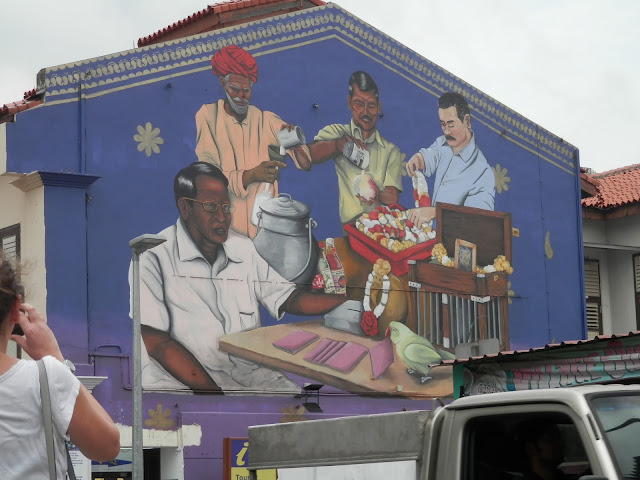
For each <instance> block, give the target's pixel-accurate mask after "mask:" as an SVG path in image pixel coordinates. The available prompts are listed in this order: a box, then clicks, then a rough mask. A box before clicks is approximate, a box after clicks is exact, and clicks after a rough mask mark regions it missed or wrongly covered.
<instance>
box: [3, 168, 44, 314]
mask: <svg viewBox="0 0 640 480" xmlns="http://www.w3.org/2000/svg"><path fill="white" fill-rule="evenodd" d="M21 177H23V175H16V174H10V173H5V174H3V175H0V205H2V208H0V228H4V227H9V226H11V225H15V224H18V223H19V224H20V250H21V252H20V253H21V260H22V263H23V264H24V266H25V267H26V271H25V276H23V279H22V281H23V284H24V287H25V295H26V297H27V300H28V301H29V303H31V304H33V305H34V306H35V307H36V308H38V310H40V311H41V312H44V313H45V314H46V311H45V308H46V304H47V303H46V300H47V285H46V269H45V241H44V187H43V186H42V185H39V186H35V187H33V188H31V189H30V190H28V191H27V192H23V191H22V190H20V189H19V188H17V187H16V186H15V185H12V183H11V182H13V181H15V180H17V179H19V178H21Z"/></svg>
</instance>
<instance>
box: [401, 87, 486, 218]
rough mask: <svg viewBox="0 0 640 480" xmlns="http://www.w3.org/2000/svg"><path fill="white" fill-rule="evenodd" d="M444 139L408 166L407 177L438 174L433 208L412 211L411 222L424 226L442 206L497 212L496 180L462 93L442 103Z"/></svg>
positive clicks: (446, 95)
mask: <svg viewBox="0 0 640 480" xmlns="http://www.w3.org/2000/svg"><path fill="white" fill-rule="evenodd" d="M438 116H439V117H440V126H441V128H442V133H443V135H442V136H440V137H438V138H437V139H436V141H435V142H433V145H431V146H430V147H429V148H422V149H421V150H420V151H419V152H418V153H416V154H415V155H413V156H412V157H411V159H410V160H409V161H408V162H407V166H406V169H407V173H408V174H409V175H410V176H413V175H414V174H415V172H416V171H417V170H418V169H420V170H424V173H425V175H426V176H427V177H431V176H432V175H434V174H435V180H434V185H433V192H432V195H431V204H432V206H430V207H420V208H414V209H411V210H409V212H408V216H409V219H410V220H411V221H412V222H413V223H415V224H417V225H422V224H423V223H426V222H428V221H429V220H431V219H433V218H434V217H435V205H436V204H437V203H438V202H443V203H452V204H454V205H465V206H467V207H475V208H483V209H485V210H493V209H494V204H495V177H494V174H493V170H491V167H490V166H489V164H488V163H487V160H486V159H485V157H484V155H483V154H482V151H481V150H480V148H479V147H478V145H477V144H476V139H475V136H474V135H473V131H472V130H471V112H470V111H469V105H468V104H467V101H466V100H465V99H464V97H463V96H462V95H460V94H459V93H453V92H446V93H444V94H442V96H441V97H440V98H439V99H438Z"/></svg>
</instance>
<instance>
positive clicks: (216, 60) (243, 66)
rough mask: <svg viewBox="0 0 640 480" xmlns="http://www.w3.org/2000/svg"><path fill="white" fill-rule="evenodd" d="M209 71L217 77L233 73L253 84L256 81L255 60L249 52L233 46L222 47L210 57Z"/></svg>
mask: <svg viewBox="0 0 640 480" xmlns="http://www.w3.org/2000/svg"><path fill="white" fill-rule="evenodd" d="M211 71H212V72H213V74H214V75H215V76H217V77H224V76H225V75H228V74H230V73H235V74H236V75H242V76H243V77H247V78H248V79H249V80H251V81H252V82H253V83H256V82H257V81H258V67H257V66H256V61H255V59H254V58H253V57H252V56H251V54H250V53H249V52H247V51H245V50H243V49H242V48H240V47H236V46H235V45H229V46H228V47H223V48H221V49H220V50H218V51H217V52H216V53H215V55H214V56H213V57H211Z"/></svg>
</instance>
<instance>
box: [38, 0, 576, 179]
mask: <svg viewBox="0 0 640 480" xmlns="http://www.w3.org/2000/svg"><path fill="white" fill-rule="evenodd" d="M327 34H329V35H330V36H336V37H337V38H339V39H340V40H342V41H343V42H344V43H346V44H347V45H350V46H351V47H352V48H355V49H357V50H358V51H360V52H361V53H363V54H365V55H367V56H369V57H370V58H372V59H374V60H376V61H378V62H379V63H381V64H382V65H384V66H386V67H387V68H390V69H392V70H393V71H395V72H397V73H399V74H400V75H402V76H403V77H405V78H406V79H408V80H409V81H411V82H413V83H414V84H416V85H418V86H419V87H421V88H423V90H425V91H427V92H429V93H431V94H433V95H436V96H437V95H440V94H441V93H443V92H445V91H456V92H459V93H461V94H463V95H464V96H465V98H466V99H467V101H468V102H469V105H470V107H471V109H472V110H473V111H474V113H475V114H476V116H475V117H474V118H475V119H476V120H478V121H480V122H481V123H482V124H484V125H486V126H488V127H489V128H491V129H493V130H494V131H496V132H497V133H499V134H501V135H504V136H505V137H506V139H508V140H511V141H513V142H514V143H517V144H518V145H520V146H522V147H524V148H526V149H527V150H529V151H531V152H533V153H535V154H538V155H541V156H542V155H545V156H546V157H548V158H547V159H546V160H547V161H549V162H550V163H552V164H554V165H556V166H558V167H560V168H561V169H562V170H564V171H566V172H568V173H571V174H576V165H575V163H574V158H573V157H574V153H575V151H576V148H575V147H574V146H573V145H570V144H569V143H566V142H564V141H563V140H562V139H559V138H557V137H555V136H554V135H553V134H551V133H550V132H548V131H547V130H545V129H543V128H542V127H540V126H538V125H536V124H535V123H533V122H531V121H529V120H528V119H526V118H525V117H523V116H522V115H520V114H518V113H516V112H515V111H513V110H511V109H509V108H508V107H506V106H505V105H503V104H501V103H499V102H497V101H496V100H494V99H493V98H491V97H489V96H487V95H485V94H484V93H483V92H481V91H480V90H478V89H476V88H474V87H472V86H471V85H469V84H467V83H466V82H464V81H463V80H461V79H459V78H457V77H455V76H454V75H452V74H451V73H449V72H447V71H446V70H444V69H442V68H440V67H439V66H437V65H436V64H434V63H432V62H430V61H429V60H427V59H426V58H424V57H421V56H419V55H418V54H416V53H415V52H413V51H412V50H410V49H409V48H407V47H404V46H402V45H401V44H399V43H398V42H397V41H395V40H393V39H392V38H390V37H389V36H387V35H385V34H384V33H382V32H380V31H378V30H377V29H375V28H373V27H371V26H369V25H367V24H365V23H364V22H362V21H361V20H359V19H358V18H357V17H354V16H353V15H351V14H350V13H348V12H347V11H345V10H342V9H341V8H340V7H338V6H337V5H333V4H331V5H324V6H320V7H316V8H313V9H307V10H302V11H298V12H292V13H288V14H285V15H281V16H277V17H272V18H268V19H262V20H256V21H254V22H251V23H250V24H245V25H237V26H232V27H228V28H226V29H221V30H217V31H214V32H209V33H205V34H201V35H195V36H193V37H187V38H182V39H178V40H173V41H169V42H166V43H162V44H155V45H150V46H147V47H143V48H141V49H135V50H129V51H125V52H119V53H115V54H113V55H107V56H104V57H98V58H94V59H89V60H84V61H81V62H76V63H72V64H68V65H61V66H57V67H51V68H48V69H45V70H44V71H43V72H41V74H40V75H39V76H38V92H39V93H42V92H44V93H46V99H47V100H49V101H52V100H54V97H62V96H69V95H73V98H69V101H73V100H77V98H78V88H79V87H81V88H82V90H83V91H84V92H87V91H88V90H90V89H97V88H103V87H106V86H111V87H112V88H113V86H114V84H118V83H121V84H129V83H133V82H136V83H139V82H140V81H141V80H143V79H144V78H145V77H149V76H157V75H158V74H160V73H164V74H165V78H166V74H169V75H172V74H173V75H178V74H182V73H183V72H184V73H192V72H193V71H194V70H201V69H205V68H207V66H208V62H209V59H210V57H211V55H212V54H213V52H215V51H216V50H218V49H220V48H221V47H223V46H226V45H231V44H233V45H238V46H241V47H243V48H245V49H246V50H248V51H251V52H252V53H254V55H256V56H258V55H261V54H268V53H272V52H273V51H276V50H270V48H269V47H273V46H275V45H278V46H279V47H282V46H283V44H287V43H289V44H290V45H291V48H293V47H295V46H299V45H300V43H301V40H303V39H309V38H310V37H314V36H322V35H324V36H325V37H326V36H327ZM336 34H337V35H336ZM304 43H308V42H304ZM280 49H281V48H278V50H280ZM267 50H270V52H268V51H267ZM205 65H207V66H205ZM170 72H171V73H170ZM145 83H146V82H145ZM132 86H133V85H132ZM121 88H127V87H125V86H124V85H123V86H122V87H121ZM84 95H86V93H84ZM92 96H93V95H92ZM56 100H57V99H56Z"/></svg>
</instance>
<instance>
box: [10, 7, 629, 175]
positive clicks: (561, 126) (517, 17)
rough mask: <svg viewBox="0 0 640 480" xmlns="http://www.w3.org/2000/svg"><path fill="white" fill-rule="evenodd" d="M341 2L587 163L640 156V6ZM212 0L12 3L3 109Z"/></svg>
mask: <svg viewBox="0 0 640 480" xmlns="http://www.w3.org/2000/svg"><path fill="white" fill-rule="evenodd" d="M211 3H215V0H211ZM334 3H336V4H338V5H340V6H341V7H342V8H344V9H346V10H348V11H349V12H351V13H352V14H354V15H356V16H357V17H359V18H361V19H362V20H364V21H365V22H367V23H369V24H371V25H373V26H374V27H376V28H377V29H379V30H381V31H382V32H384V33H386V34H387V35H389V36H391V37H393V38H395V39H396V40H398V41H399V42H401V43H403V44H404V45H406V46H407V47H409V48H411V49H412V50H414V51H416V52H417V53H419V54H420V55H422V56H424V57H426V58H428V59H429V60H431V61H432V62H434V63H436V64H438V65H440V66H441V67H443V68H445V69H446V70H448V71H450V72H451V73H453V74H454V75H456V76H458V77H460V78H462V79H463V80H465V81H466V82H468V83H470V84H471V85H473V86H475V87H476V88H478V89H480V90H482V91H484V92H485V93H487V94H488V95H490V96H492V97H493V98H495V99H496V100H498V101H499V102H501V103H504V104H505V105H507V106H508V107H510V108H512V109H513V110H515V111H517V112H519V113H521V114H522V115H524V116H525V117H527V118H529V119H530V120H532V121H534V122H536V123H538V124H539V125H541V126H542V127H544V128H546V129H547V130H550V131H551V132H552V133H554V134H556V135H558V136H560V137H562V138H564V139H565V140H567V141H568V142H569V143H571V144H573V145H575V146H577V147H578V148H579V149H580V159H581V161H580V163H581V165H582V166H585V167H590V168H593V169H594V170H596V171H598V172H602V171H605V170H610V169H613V168H619V167H622V166H626V165H631V164H634V163H640V156H639V155H637V154H634V153H633V144H631V145H630V144H629V143H628V142H629V141H631V140H633V139H634V138H636V135H638V133H639V132H640V115H637V113H636V110H637V109H638V107H640V1H638V0H606V1H605V0H458V1H455V2H439V1H435V0H336V1H335V2H334ZM207 4H208V3H207V2H206V0H205V1H203V0H178V1H176V0H56V1H51V0H48V1H47V0H0V18H1V19H2V31H3V41H2V43H0V105H2V104H5V103H8V102H12V101H16V100H20V99H21V98H22V95H23V93H24V92H25V91H27V90H30V89H32V88H34V87H35V85H36V74H37V73H38V71H39V70H40V69H41V68H44V67H48V66H54V65H60V64H64V63H69V62H72V61H76V60H83V59H86V58H91V57H97V56H100V55H105V54H109V53H114V52H119V51H122V50H128V49H130V48H133V47H135V45H136V42H137V39H138V38H140V37H143V36H146V35H149V34H151V33H153V32H155V31H157V30H160V29H161V28H164V27H166V26H167V25H169V24H171V23H173V22H175V21H177V20H181V19H183V18H185V17H187V16H188V15H190V14H192V13H194V12H196V11H199V10H201V9H203V8H205V7H206V5H207ZM621 140H625V142H624V145H623V144H621V143H619V142H620V141H621ZM623 147H624V148H623ZM625 148H632V152H631V154H629V153H628V151H626V150H625Z"/></svg>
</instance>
